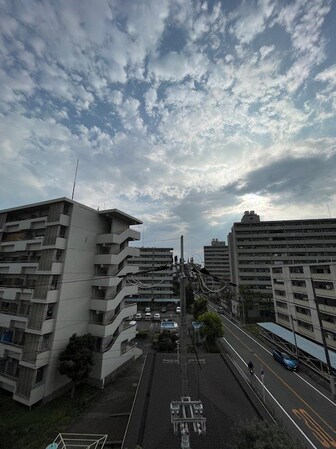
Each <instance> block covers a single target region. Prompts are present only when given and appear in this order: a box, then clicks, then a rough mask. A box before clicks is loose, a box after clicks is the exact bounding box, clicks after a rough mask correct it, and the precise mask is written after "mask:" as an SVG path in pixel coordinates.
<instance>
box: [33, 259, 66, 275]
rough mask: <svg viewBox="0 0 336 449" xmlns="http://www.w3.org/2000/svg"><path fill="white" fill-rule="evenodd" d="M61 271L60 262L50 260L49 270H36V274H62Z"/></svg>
mask: <svg viewBox="0 0 336 449" xmlns="http://www.w3.org/2000/svg"><path fill="white" fill-rule="evenodd" d="M62 271H63V263H62V262H52V264H51V268H50V270H37V271H36V274H62Z"/></svg>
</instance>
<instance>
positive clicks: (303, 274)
mask: <svg viewBox="0 0 336 449" xmlns="http://www.w3.org/2000/svg"><path fill="white" fill-rule="evenodd" d="M271 278H272V291H273V297H274V308H275V316H276V322H277V323H278V324H280V325H282V326H285V327H287V328H288V329H290V330H293V329H294V330H295V332H297V333H299V334H301V335H303V336H304V337H307V338H310V339H312V340H314V341H316V342H317V343H321V344H322V333H321V326H320V322H319V319H318V311H317V307H316V302H317V303H318V308H319V311H320V317H321V322H322V328H323V329H322V331H323V332H324V335H325V337H326V343H327V345H328V347H329V348H330V349H333V350H336V263H323V264H322V263H319V264H312V265H303V264H302V265H290V266H282V267H272V268H271Z"/></svg>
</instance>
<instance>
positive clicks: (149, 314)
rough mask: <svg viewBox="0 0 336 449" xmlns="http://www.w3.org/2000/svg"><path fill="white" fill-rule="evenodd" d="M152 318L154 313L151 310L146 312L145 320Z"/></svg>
mask: <svg viewBox="0 0 336 449" xmlns="http://www.w3.org/2000/svg"><path fill="white" fill-rule="evenodd" d="M151 319H152V315H151V313H150V312H146V313H145V320H151Z"/></svg>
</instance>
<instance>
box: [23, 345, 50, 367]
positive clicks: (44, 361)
mask: <svg viewBox="0 0 336 449" xmlns="http://www.w3.org/2000/svg"><path fill="white" fill-rule="evenodd" d="M49 358H50V351H49V349H47V350H41V351H40V352H39V353H37V354H36V355H35V357H34V360H21V361H20V365H21V366H25V367H26V368H34V369H36V368H41V367H42V366H45V365H48V363H49Z"/></svg>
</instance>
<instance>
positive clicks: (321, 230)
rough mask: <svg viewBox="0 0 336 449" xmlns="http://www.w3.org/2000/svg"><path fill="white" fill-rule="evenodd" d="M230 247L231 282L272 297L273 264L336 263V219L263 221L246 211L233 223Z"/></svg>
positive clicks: (229, 236) (229, 239)
mask: <svg viewBox="0 0 336 449" xmlns="http://www.w3.org/2000/svg"><path fill="white" fill-rule="evenodd" d="M228 245H229V257H230V270H231V281H232V282H234V283H236V284H238V285H239V286H246V287H247V288H249V289H251V290H252V291H254V292H262V293H266V294H269V295H271V293H272V283H271V274H270V268H271V267H273V266H274V265H291V264H315V263H319V262H330V261H333V260H335V261H336V219H335V218H330V219H329V218H325V219H306V220H277V221H261V220H260V217H259V215H257V214H255V212H254V211H246V212H245V213H244V216H243V218H242V220H241V221H240V222H236V223H234V224H233V226H232V229H231V232H230V233H229V235H228ZM237 307H238V303H237V302H236V304H235V310H234V313H237Z"/></svg>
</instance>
